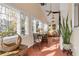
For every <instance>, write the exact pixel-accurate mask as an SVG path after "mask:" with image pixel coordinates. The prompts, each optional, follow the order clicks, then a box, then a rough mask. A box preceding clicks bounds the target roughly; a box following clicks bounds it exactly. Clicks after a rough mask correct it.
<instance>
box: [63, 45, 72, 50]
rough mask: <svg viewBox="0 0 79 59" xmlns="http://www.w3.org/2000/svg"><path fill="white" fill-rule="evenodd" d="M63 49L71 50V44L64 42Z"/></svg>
mask: <svg viewBox="0 0 79 59" xmlns="http://www.w3.org/2000/svg"><path fill="white" fill-rule="evenodd" d="M63 49H65V50H70V49H71V44H63Z"/></svg>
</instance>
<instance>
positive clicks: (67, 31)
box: [60, 16, 72, 44]
mask: <svg viewBox="0 0 79 59" xmlns="http://www.w3.org/2000/svg"><path fill="white" fill-rule="evenodd" d="M68 21H69V22H70V23H68ZM60 30H61V34H62V37H63V43H64V44H70V37H71V34H72V20H69V18H68V16H67V17H66V19H65V18H63V22H62V24H61V27H60Z"/></svg>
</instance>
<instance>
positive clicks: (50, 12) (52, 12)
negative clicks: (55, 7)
mask: <svg viewBox="0 0 79 59" xmlns="http://www.w3.org/2000/svg"><path fill="white" fill-rule="evenodd" d="M46 12H48V15H47V16H49V15H50V14H55V13H60V12H59V11H52V4H50V10H46Z"/></svg>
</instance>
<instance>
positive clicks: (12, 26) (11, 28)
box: [0, 23, 16, 37]
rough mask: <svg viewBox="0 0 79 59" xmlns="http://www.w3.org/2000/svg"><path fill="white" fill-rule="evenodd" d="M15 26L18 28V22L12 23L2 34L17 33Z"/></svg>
mask: <svg viewBox="0 0 79 59" xmlns="http://www.w3.org/2000/svg"><path fill="white" fill-rule="evenodd" d="M14 28H16V24H15V23H11V25H10V26H9V27H8V28H6V29H5V31H3V32H0V36H3V37H5V36H11V35H14V34H15V33H16V31H15V30H16V29H15V30H14Z"/></svg>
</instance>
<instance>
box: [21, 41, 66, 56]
mask: <svg viewBox="0 0 79 59" xmlns="http://www.w3.org/2000/svg"><path fill="white" fill-rule="evenodd" d="M59 47H60V46H59V42H57V41H52V44H49V45H48V44H47V43H46V42H43V43H39V45H37V44H35V45H34V46H32V47H30V48H28V49H25V50H23V51H21V55H25V56H26V55H28V56H66V54H65V53H63V52H62V51H61V50H60V48H59Z"/></svg>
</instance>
